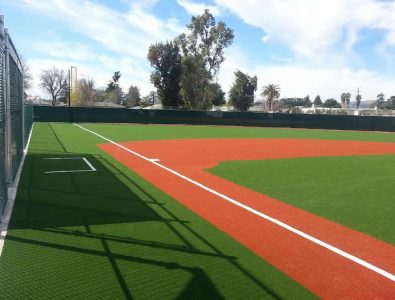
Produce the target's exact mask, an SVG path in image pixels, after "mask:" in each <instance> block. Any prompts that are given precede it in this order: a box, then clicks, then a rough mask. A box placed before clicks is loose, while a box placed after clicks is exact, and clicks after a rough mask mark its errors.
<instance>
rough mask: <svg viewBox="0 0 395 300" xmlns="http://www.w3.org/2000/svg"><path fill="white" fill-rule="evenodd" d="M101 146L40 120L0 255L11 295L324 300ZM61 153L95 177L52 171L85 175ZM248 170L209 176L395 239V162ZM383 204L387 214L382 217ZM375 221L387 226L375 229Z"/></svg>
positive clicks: (112, 133) (117, 130)
mask: <svg viewBox="0 0 395 300" xmlns="http://www.w3.org/2000/svg"><path fill="white" fill-rule="evenodd" d="M84 126H85V127H87V128H89V129H91V130H94V131H96V132H98V133H100V134H101V135H104V136H106V137H108V138H110V139H112V140H115V141H119V142H122V141H131V140H151V139H181V138H188V139H191V138H310V139H338V140H367V141H383V142H395V134H387V133H372V132H349V131H325V130H292V129H271V128H247V127H220V126H171V125H126V124H125V125H120V124H84ZM103 142H104V141H103V140H102V139H100V138H98V137H96V136H94V135H92V134H89V133H87V132H84V131H83V130H81V129H79V128H78V127H76V126H74V125H72V124H62V123H36V124H35V129H34V134H33V137H32V140H31V144H30V148H29V154H28V156H27V158H26V162H25V165H24V168H23V173H22V177H21V181H20V186H19V189H18V194H17V199H16V202H15V207H14V211H13V215H12V219H11V224H10V228H9V232H8V235H7V239H6V242H5V248H4V250H3V254H2V256H1V257H0V295H1V298H2V299H27V298H29V299H60V298H62V299H70V298H74V299H76V298H77V299H122V298H126V299H132V298H133V299H221V298H227V299H310V298H315V296H314V295H312V294H311V293H310V292H309V291H307V290H306V289H305V288H304V287H302V286H301V285H299V284H298V283H296V282H294V281H293V280H292V279H290V278H289V277H287V276H285V275H284V274H283V273H281V272H280V271H279V270H277V269H275V268H274V267H272V266H271V265H269V264H268V263H266V262H265V261H263V260H262V259H260V258H258V257H257V256H256V255H255V254H253V253H252V252H251V251H249V250H248V249H246V248H245V247H244V246H242V245H241V244H239V243H238V242H236V241H235V240H233V239H232V238H230V237H229V236H227V235H226V234H224V233H222V232H221V231H219V230H218V229H216V228H215V227H213V226H212V225H210V224H209V223H207V222H206V221H204V220H203V219H201V218H200V217H198V216H197V215H195V214H194V213H192V212H191V211H190V210H188V209H186V208H185V207H183V206H182V205H180V204H179V203H178V202H177V201H175V200H174V199H172V198H171V197H169V196H168V195H166V194H164V193H163V192H161V191H159V190H158V189H156V188H155V187H153V186H152V185H151V184H150V183H148V182H146V181H145V180H144V179H142V178H141V177H139V176H138V175H137V174H135V173H134V172H132V171H131V170H130V169H128V168H127V167H125V166H124V165H122V164H120V163H119V162H117V161H116V160H115V159H114V158H113V157H111V156H110V155H108V154H106V153H105V152H103V151H101V150H100V149H99V148H98V147H97V146H96V145H97V144H99V143H103ZM53 157H85V158H87V159H88V160H89V162H90V163H92V165H93V166H94V167H95V168H96V169H97V172H83V173H56V174H46V173H45V172H47V171H54V170H74V169H75V168H78V169H81V168H84V167H85V165H84V163H83V162H82V161H81V160H80V159H76V160H72V161H67V162H66V161H62V160H59V161H58V160H46V159H45V158H53ZM244 163H245V164H244ZM250 163H251V165H250V164H248V162H229V163H226V164H221V165H220V166H219V167H217V168H216V169H214V170H211V171H210V172H215V173H216V174H218V175H220V176H221V177H225V178H228V179H230V180H232V181H235V182H237V183H239V184H242V185H245V186H247V187H250V188H253V189H255V190H257V191H259V192H262V193H265V194H269V195H271V196H273V197H276V198H279V199H281V200H282V201H286V202H289V203H292V204H293V205H295V206H299V207H302V208H304V209H306V210H310V211H313V212H314V213H317V214H321V215H323V216H324V217H327V218H333V219H334V220H335V221H337V222H340V223H342V224H345V225H346V226H350V227H353V226H354V225H355V224H356V225H355V226H359V227H353V228H356V229H358V230H361V231H363V232H367V233H368V234H371V235H373V236H376V237H377V238H381V239H383V240H386V241H389V242H392V243H393V242H394V241H393V239H391V237H389V236H388V233H389V229H390V228H394V223H393V221H392V220H389V219H388V216H390V215H394V201H391V197H389V196H388V195H390V194H392V195H394V194H395V193H394V192H395V191H394V188H392V186H393V185H391V182H393V179H394V176H393V175H392V174H390V169H391V166H393V165H394V163H395V160H394V157H393V156H390V155H387V156H376V157H353V158H350V157H348V158H342V157H340V158H339V157H338V158H326V159H323V158H315V159H291V160H273V161H257V162H250ZM331 168H332V169H331ZM274 169H275V172H273V170H274ZM270 170H271V171H270ZM290 170H292V172H290ZM296 171H297V172H296ZM367 173H368V174H370V175H371V176H370V177H369V176H367V175H366V174H367ZM237 174H239V175H237ZM240 178H242V179H240ZM262 183H264V184H262ZM317 195H320V197H316V196H317ZM363 197H365V198H363ZM369 197H370V198H369ZM335 198H336V199H339V201H337V200H335ZM372 198H373V199H374V201H371V200H372ZM349 199H351V200H352V201H349ZM328 203H329V204H330V205H332V206H329V207H328V208H327V209H326V210H327V211H326V212H325V214H327V215H325V214H322V213H321V211H322V210H324V209H323V207H324V206H325V205H328ZM380 205H382V206H383V207H384V206H385V209H384V208H382V209H379V210H376V209H377V206H380ZM356 207H357V208H359V209H356ZM339 211H340V213H339ZM350 215H352V217H350ZM365 221H366V222H365ZM347 222H348V223H347ZM374 222H376V223H377V226H371V225H369V224H371V223H374ZM354 223H355V224H354ZM357 223H358V224H357ZM353 224H354V225H353ZM375 227H376V228H375ZM379 227H380V228H379ZM372 228H373V229H374V230H373V231H372Z"/></svg>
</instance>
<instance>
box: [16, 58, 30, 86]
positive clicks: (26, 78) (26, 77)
mask: <svg viewBox="0 0 395 300" xmlns="http://www.w3.org/2000/svg"><path fill="white" fill-rule="evenodd" d="M19 58H20V60H21V65H22V76H23V88H24V90H25V91H26V90H29V89H30V88H31V87H32V80H33V77H32V73H31V72H30V68H29V65H28V64H27V62H26V60H25V58H24V57H23V56H20V57H19Z"/></svg>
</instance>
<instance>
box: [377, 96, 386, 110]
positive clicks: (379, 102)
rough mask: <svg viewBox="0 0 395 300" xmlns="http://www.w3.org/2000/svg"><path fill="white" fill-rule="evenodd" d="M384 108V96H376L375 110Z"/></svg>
mask: <svg viewBox="0 0 395 300" xmlns="http://www.w3.org/2000/svg"><path fill="white" fill-rule="evenodd" d="M384 106H385V96H384V94H383V93H380V94H378V95H377V108H381V109H382V108H384Z"/></svg>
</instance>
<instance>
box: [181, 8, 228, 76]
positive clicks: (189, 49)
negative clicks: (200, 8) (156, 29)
mask: <svg viewBox="0 0 395 300" xmlns="http://www.w3.org/2000/svg"><path fill="white" fill-rule="evenodd" d="M187 28H188V30H189V34H185V33H183V34H181V35H179V36H178V38H177V39H176V40H177V42H178V43H179V44H180V45H181V49H182V51H183V54H184V55H185V56H198V57H200V58H201V59H202V63H203V64H204V67H205V68H206V69H207V71H208V72H209V74H210V75H211V76H215V75H216V74H217V72H218V71H219V68H220V65H221V64H222V63H223V62H224V60H225V57H224V49H225V48H227V47H229V46H230V45H231V44H232V42H233V38H234V34H233V30H232V29H230V28H228V27H227V26H226V24H225V23H224V22H222V21H220V22H218V24H217V23H216V21H215V18H214V16H213V15H212V14H211V13H210V11H209V10H208V9H206V10H205V11H204V13H203V14H202V15H200V16H194V17H192V20H191V23H190V24H188V25H187Z"/></svg>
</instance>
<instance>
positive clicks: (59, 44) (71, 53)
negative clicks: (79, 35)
mask: <svg viewBox="0 0 395 300" xmlns="http://www.w3.org/2000/svg"><path fill="white" fill-rule="evenodd" d="M31 46H32V48H33V49H34V50H35V51H38V52H41V53H45V54H46V55H48V56H50V57H52V58H58V59H70V60H77V61H78V60H85V61H86V60H92V59H95V56H93V55H92V49H90V48H89V47H87V46H86V45H84V44H81V43H76V42H64V41H46V42H34V43H33V44H32V45H31Z"/></svg>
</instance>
